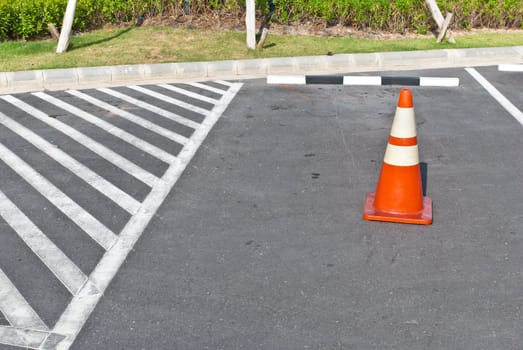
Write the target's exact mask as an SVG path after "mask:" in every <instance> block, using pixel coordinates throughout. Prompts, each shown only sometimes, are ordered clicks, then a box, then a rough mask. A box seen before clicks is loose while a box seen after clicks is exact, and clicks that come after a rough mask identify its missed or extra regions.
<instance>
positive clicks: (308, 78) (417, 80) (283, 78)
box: [267, 75, 459, 87]
mask: <svg viewBox="0 0 523 350" xmlns="http://www.w3.org/2000/svg"><path fill="white" fill-rule="evenodd" d="M267 84H289V85H309V84H333V85H353V86H380V85H402V86H435V87H436V86H440V87H454V86H459V78H445V77H401V76H400V77H396V76H357V75H345V76H341V75H269V76H267Z"/></svg>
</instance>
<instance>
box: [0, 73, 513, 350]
mask: <svg viewBox="0 0 523 350" xmlns="http://www.w3.org/2000/svg"><path fill="white" fill-rule="evenodd" d="M476 73H479V74H480V75H481V77H483V78H485V79H486V81H487V82H488V83H490V84H491V85H492V87H494V88H495V89H497V91H498V92H499V93H500V94H501V95H502V96H504V97H505V100H504V101H501V102H498V101H497V100H496V99H495V97H493V95H492V94H491V93H492V89H491V88H489V89H490V92H489V91H487V88H486V87H485V86H482V85H480V83H479V82H478V80H477V78H478V75H477V74H476ZM393 74H394V75H398V74H400V73H398V72H394V73H393ZM405 74H408V75H422V76H448V77H459V78H460V79H461V85H460V87H457V88H413V93H414V104H415V110H416V117H417V127H418V140H419V146H420V158H421V161H422V162H423V163H424V167H423V168H424V178H425V190H426V194H427V195H428V196H430V197H431V198H432V200H433V202H434V224H433V225H432V226H428V227H420V226H410V225H398V224H388V223H376V222H366V221H363V220H362V219H361V214H362V210H363V201H364V198H365V193H366V192H369V191H373V190H374V188H375V186H376V179H377V175H378V173H379V170H380V167H381V161H382V157H383V153H384V149H385V145H386V142H387V138H388V133H389V131H390V125H391V121H392V117H393V114H394V109H395V104H396V100H397V96H398V91H399V87H339V86H275V85H266V84H265V81H262V80H252V81H246V82H245V85H243V87H241V85H239V84H235V83H230V82H218V83H213V82H210V83H206V84H205V85H199V84H196V85H192V86H190V85H186V84H182V85H177V84H171V85H169V86H142V87H122V88H112V89H110V90H86V91H68V92H53V93H51V92H47V93H45V94H42V93H36V94H19V95H12V96H3V97H1V98H0V111H1V113H2V114H0V124H1V125H0V135H1V140H2V145H3V146H0V147H2V152H0V154H1V156H2V162H0V171H1V172H2V177H1V178H0V190H1V192H0V195H1V196H2V197H1V198H0V199H1V201H0V202H2V203H3V204H2V206H1V207H0V216H1V217H2V219H1V221H0V223H1V224H2V232H5V234H4V235H2V236H1V237H0V239H1V242H0V243H1V247H2V254H0V268H1V274H0V288H1V289H0V293H1V294H2V296H5V297H3V298H2V301H1V302H0V303H1V304H0V310H1V311H2V314H3V315H4V317H3V318H2V317H0V326H1V327H0V342H3V343H8V342H10V343H11V344H15V345H24V344H25V346H27V347H30V348H31V347H32V348H38V347H39V346H40V345H41V344H42V345H41V348H56V346H58V348H64V349H66V348H68V347H69V346H70V345H71V342H72V341H74V343H73V344H72V346H71V349H86V350H87V349H102V348H111V349H420V348H423V349H454V348H462V349H493V348H502V349H517V348H518V347H519V346H520V344H521V343H522V341H523V338H522V335H521V332H520V324H519V323H520V322H519V320H520V318H521V307H522V300H521V296H520V290H521V285H522V283H523V276H522V275H521V268H520V266H521V263H522V262H523V261H522V258H521V254H520V251H521V249H522V248H523V247H522V245H523V228H522V227H521V220H522V219H523V215H522V213H523V204H522V201H521V193H523V185H522V183H523V182H522V177H523V155H522V153H521V149H522V148H523V147H522V146H523V141H522V140H523V138H522V137H521V136H522V133H523V126H522V125H521V124H520V122H519V121H518V114H517V111H519V112H521V110H522V109H523V93H522V91H521V88H520V87H521V86H522V85H523V74H522V73H513V72H498V71H497V69H496V67H485V68H477V69H476V70H475V71H465V70H463V69H452V70H432V71H423V72H405ZM473 75H474V76H475V77H476V78H474V76H473ZM240 87H241V89H240ZM177 89H182V90H177ZM216 89H218V90H216ZM238 89H240V90H239V92H238V93H237V91H238ZM173 90H176V91H173ZM187 91H189V92H193V93H195V94H196V95H192V94H190V95H189V96H188V95H187ZM158 93H161V94H162V96H159V95H157V94H158ZM236 93H237V94H236ZM494 95H495V96H497V97H498V99H499V96H498V95H496V94H495V93H494ZM179 101H183V102H185V103H190V106H189V105H186V104H182V105H180V102H179ZM506 101H509V104H507V102H506ZM229 102H230V104H229ZM176 104H178V105H176ZM511 106H512V107H511ZM227 107H228V108H227ZM225 108H227V110H226V111H225V113H224V114H223V115H222V116H221V118H220V120H219V122H218V123H217V124H216V126H215V127H214V128H213V129H212V131H211V133H210V135H209V137H208V138H207V139H205V141H204V138H205V135H206V133H207V132H209V130H210V129H211V127H212V126H213V123H212V122H213V121H214V120H215V119H217V118H218V117H220V115H221V114H222V112H223V111H224V110H225ZM514 108H515V109H514ZM166 111H168V112H170V114H169V113H167V112H166ZM172 113H176V115H177V117H176V118H175V117H174V115H173V114H172ZM162 115H163V117H162ZM167 116H170V117H171V118H169V117H167ZM172 119H175V120H172ZM208 121H210V122H208ZM79 133H81V134H79ZM159 135H161V136H159ZM201 142H203V145H202V147H200V148H199V149H198V145H199V144H200V143H201ZM197 149H198V152H197V153H196V156H195V157H194V158H192V157H190V156H191V155H192V154H193V153H194V152H196V150H197ZM184 152H187V153H188V156H187V157H185V156H184V154H185V153H184ZM180 158H182V159H183V161H182V164H179V159H180ZM191 158H192V160H191ZM189 161H190V163H189ZM187 164H189V165H188V166H187V168H186V169H185V172H184V173H183V175H182V176H181V177H180V178H179V181H177V180H178V177H179V174H180V172H181V171H182V170H183V169H184V167H185V165H187ZM158 179H162V180H164V182H162V183H161V184H159V183H158V181H159V180H158ZM176 181H177V182H176ZM175 182H176V186H174V188H173V189H172V190H171V191H169V190H170V189H171V187H172V185H174V183H175ZM165 196H167V197H166V199H165V202H163V198H164V197H165ZM162 203H163V204H162ZM160 205H161V206H160ZM158 207H159V209H158ZM157 209H158V211H156V210H157ZM149 219H151V221H150V224H149V225H148V226H146V225H147V223H148V222H149ZM145 226H146V227H145ZM138 238H140V239H139V240H138V241H137V243H136V245H135V246H134V248H133V249H132V250H131V248H132V244H133V243H134V241H136V240H137V239H138ZM128 253H130V254H129V255H127V254H128ZM124 260H125V261H124ZM122 263H123V265H122V267H121V269H120V270H118V268H119V267H120V264H122ZM116 272H118V273H117V274H116ZM87 276H89V279H87ZM113 276H114V279H113V280H112V282H111V284H109V286H108V287H107V284H108V283H109V282H110V281H111V278H112V277H113ZM106 287H107V289H105V288H106ZM102 292H105V294H103V295H102ZM96 302H98V305H97V306H96V308H95V309H94V311H92V310H93V307H94V306H95V304H96ZM68 305H69V306H68ZM91 311H92V313H91ZM85 321H86V323H85V325H83V322H85ZM78 331H80V333H79V334H78V336H77V332H78ZM76 336H77V338H76V339H75V337H76ZM5 348H6V349H18V348H19V347H13V346H6V347H5Z"/></svg>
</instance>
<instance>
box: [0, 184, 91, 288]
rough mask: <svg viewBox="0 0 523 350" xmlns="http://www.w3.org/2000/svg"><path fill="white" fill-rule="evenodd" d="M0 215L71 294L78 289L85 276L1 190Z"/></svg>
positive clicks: (85, 278) (85, 279)
mask: <svg viewBox="0 0 523 350" xmlns="http://www.w3.org/2000/svg"><path fill="white" fill-rule="evenodd" d="M0 216H1V217H3V218H4V220H5V222H7V223H8V224H9V226H11V228H12V229H13V230H15V232H16V233H17V234H18V235H19V236H20V238H22V240H23V241H24V242H25V243H26V244H27V245H28V246H29V248H31V250H32V251H33V252H34V253H35V254H36V255H37V256H38V257H39V258H40V260H42V262H43V263H44V264H45V265H46V266H47V267H48V268H49V269H50V270H51V271H52V272H53V274H54V275H55V276H56V277H57V278H58V279H59V280H60V282H62V284H63V285H64V286H65V287H66V288H67V290H69V292H71V294H73V295H74V294H76V292H78V290H80V288H81V287H82V286H83V284H84V283H85V281H87V276H86V275H85V274H84V273H83V272H82V271H81V270H80V269H79V268H78V266H76V265H75V264H74V263H73V262H72V261H71V260H70V259H69V258H68V257H67V256H66V255H65V254H64V253H63V252H62V251H61V250H60V249H59V248H58V247H57V246H56V245H55V244H54V243H53V242H51V240H50V239H49V238H47V236H46V235H45V234H44V233H43V232H42V231H40V229H39V228H38V227H36V225H35V224H34V223H33V222H32V221H31V220H29V218H28V217H27V216H26V215H25V214H24V213H23V212H22V211H21V210H20V209H18V207H17V206H16V205H15V204H14V203H13V202H11V201H10V200H9V198H7V196H6V195H5V194H4V193H3V192H2V191H0Z"/></svg>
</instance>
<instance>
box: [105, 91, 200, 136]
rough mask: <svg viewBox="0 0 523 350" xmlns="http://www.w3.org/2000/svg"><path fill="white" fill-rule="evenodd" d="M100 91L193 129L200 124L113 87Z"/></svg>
mask: <svg viewBox="0 0 523 350" xmlns="http://www.w3.org/2000/svg"><path fill="white" fill-rule="evenodd" d="M97 90H98V91H100V92H103V93H105V94H108V95H110V96H113V97H116V98H119V99H120V100H123V101H125V102H129V103H131V104H133V105H135V106H138V107H140V108H143V109H145V110H148V111H151V112H153V113H156V114H158V115H159V116H161V117H164V118H167V119H170V120H172V121H175V122H177V123H180V124H182V125H185V126H188V127H189V128H192V129H197V128H198V127H199V126H200V124H198V123H196V122H194V121H192V120H190V119H187V118H185V117H182V116H180V115H178V114H175V113H172V112H169V111H166V110H165V109H161V108H159V107H156V106H153V105H152V104H149V103H147V102H143V101H140V100H138V99H136V98H133V97H131V96H127V95H124V94H122V93H120V92H118V91H115V90H111V89H107V88H100V89H97Z"/></svg>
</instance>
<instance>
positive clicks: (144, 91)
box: [128, 86, 209, 116]
mask: <svg viewBox="0 0 523 350" xmlns="http://www.w3.org/2000/svg"><path fill="white" fill-rule="evenodd" d="M128 88H130V89H133V90H135V91H138V92H141V93H142V94H144V95H148V96H151V97H154V98H156V99H158V100H161V101H164V102H167V103H170V104H172V105H175V106H178V107H182V108H184V109H186V110H188V111H191V112H195V113H198V114H201V115H204V116H207V115H208V114H209V111H208V110H206V109H204V108H200V107H197V106H193V105H192V104H190V103H187V102H183V101H180V100H177V99H175V98H172V97H169V96H167V95H164V94H160V93H158V92H156V91H153V90H150V89H146V88H144V87H141V86H128Z"/></svg>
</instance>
